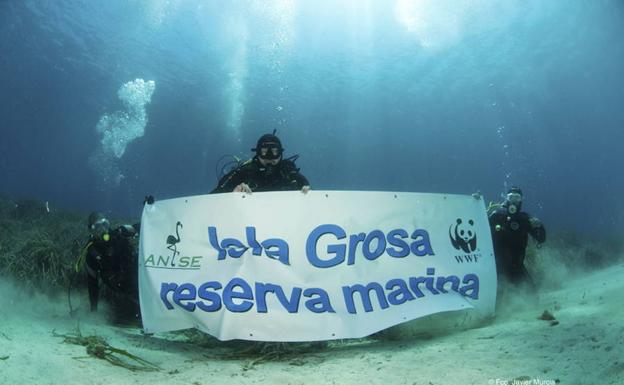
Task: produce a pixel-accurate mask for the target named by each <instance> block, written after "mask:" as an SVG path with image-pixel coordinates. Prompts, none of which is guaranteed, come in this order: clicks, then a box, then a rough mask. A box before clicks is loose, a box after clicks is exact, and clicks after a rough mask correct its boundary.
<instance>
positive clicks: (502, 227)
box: [488, 205, 546, 285]
mask: <svg viewBox="0 0 624 385" xmlns="http://www.w3.org/2000/svg"><path fill="white" fill-rule="evenodd" d="M488 217H489V221H490V228H491V230H492V242H493V244H494V254H495V256H496V270H497V271H498V274H499V276H501V277H503V278H505V279H507V280H508V281H509V282H511V283H513V284H518V283H522V282H526V283H529V284H531V285H532V284H533V282H532V280H531V277H530V275H529V273H528V271H527V270H526V268H525V267H524V258H525V255H526V247H527V243H528V240H529V234H530V235H531V236H532V237H533V238H534V239H535V240H536V241H537V243H543V242H544V241H546V230H545V229H544V226H542V224H541V222H539V221H537V220H535V219H533V221H532V218H531V217H530V216H529V214H527V213H525V212H522V211H518V212H516V213H515V214H510V213H509V212H508V210H507V207H506V206H505V205H500V206H497V207H495V208H493V209H491V210H489V211H488ZM532 222H533V223H532Z"/></svg>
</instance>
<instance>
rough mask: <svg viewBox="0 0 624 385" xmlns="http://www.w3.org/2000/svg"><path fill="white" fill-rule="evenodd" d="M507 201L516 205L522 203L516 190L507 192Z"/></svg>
mask: <svg viewBox="0 0 624 385" xmlns="http://www.w3.org/2000/svg"><path fill="white" fill-rule="evenodd" d="M507 202H509V203H511V204H513V205H518V204H520V203H522V195H520V194H519V193H516V192H511V193H509V194H507Z"/></svg>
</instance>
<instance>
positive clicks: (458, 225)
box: [449, 218, 477, 253]
mask: <svg viewBox="0 0 624 385" xmlns="http://www.w3.org/2000/svg"><path fill="white" fill-rule="evenodd" d="M449 238H451V244H452V245H453V247H454V248H455V249H457V250H463V251H464V252H465V253H472V252H474V251H475V250H476V249H477V233H475V230H474V221H473V220H472V219H469V220H468V222H464V221H462V220H461V218H457V221H456V222H455V223H454V224H452V225H451V226H450V227H449Z"/></svg>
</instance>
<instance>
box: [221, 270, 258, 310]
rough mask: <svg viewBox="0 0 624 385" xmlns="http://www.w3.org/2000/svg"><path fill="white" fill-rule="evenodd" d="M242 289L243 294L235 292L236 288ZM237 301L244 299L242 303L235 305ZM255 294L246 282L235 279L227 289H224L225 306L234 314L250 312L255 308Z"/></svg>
mask: <svg viewBox="0 0 624 385" xmlns="http://www.w3.org/2000/svg"><path fill="white" fill-rule="evenodd" d="M237 287H240V288H241V289H242V291H241V292H237V291H234V289H235V288H237ZM235 299H243V300H246V301H242V302H241V303H238V304H237V303H234V300H235ZM249 300H253V292H252V291H251V287H250V286H249V284H248V283H247V282H245V280H243V279H241V278H233V279H232V280H231V281H230V282H229V283H228V284H227V286H225V289H223V304H224V305H225V307H226V309H228V310H229V311H231V312H233V313H244V312H247V311H249V309H251V308H252V307H253V302H252V301H249Z"/></svg>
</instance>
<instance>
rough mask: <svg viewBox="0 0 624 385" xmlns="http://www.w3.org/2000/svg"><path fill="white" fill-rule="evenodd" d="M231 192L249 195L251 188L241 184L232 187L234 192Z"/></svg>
mask: <svg viewBox="0 0 624 385" xmlns="http://www.w3.org/2000/svg"><path fill="white" fill-rule="evenodd" d="M232 192H242V193H247V194H251V187H249V185H248V184H247V183H241V184H239V185H238V186H236V187H234V190H232Z"/></svg>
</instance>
